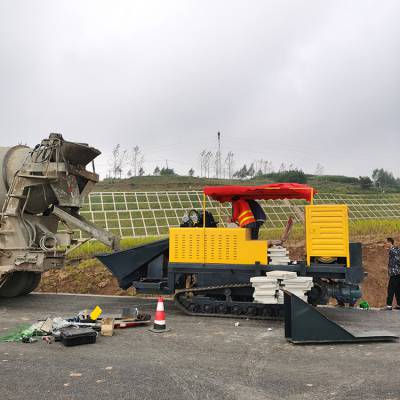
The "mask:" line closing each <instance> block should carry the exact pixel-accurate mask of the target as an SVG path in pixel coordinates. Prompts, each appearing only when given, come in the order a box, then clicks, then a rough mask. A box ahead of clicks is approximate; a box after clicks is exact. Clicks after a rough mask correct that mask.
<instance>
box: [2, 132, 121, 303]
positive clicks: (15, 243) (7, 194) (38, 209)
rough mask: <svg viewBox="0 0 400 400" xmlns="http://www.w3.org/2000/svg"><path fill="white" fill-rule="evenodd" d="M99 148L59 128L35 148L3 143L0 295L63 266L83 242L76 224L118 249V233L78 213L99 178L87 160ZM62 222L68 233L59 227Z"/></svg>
mask: <svg viewBox="0 0 400 400" xmlns="http://www.w3.org/2000/svg"><path fill="white" fill-rule="evenodd" d="M99 154H100V151H99V150H97V149H95V148H93V147H89V146H88V145H86V144H81V143H73V142H68V141H66V140H64V139H63V137H62V136H61V135H60V134H55V133H52V134H50V136H49V138H48V139H44V140H42V142H41V143H40V144H38V145H37V146H35V148H34V149H31V148H29V147H27V146H20V145H18V146H14V147H0V168H1V171H0V210H1V214H0V297H1V296H5V297H13V296H17V295H21V294H26V293H29V292H30V291H32V290H33V289H34V288H35V287H36V286H37V285H38V284H39V282H40V274H41V273H42V272H44V271H47V270H49V269H51V268H61V267H63V266H64V265H65V259H66V253H67V251H68V250H69V249H70V248H71V247H72V246H76V245H79V241H77V240H76V239H74V237H73V230H72V229H73V228H75V229H81V230H82V231H84V232H86V233H87V234H88V236H89V237H94V238H96V239H98V240H100V241H101V242H103V243H105V244H106V245H108V246H110V247H111V248H113V249H118V247H119V238H117V237H115V236H114V235H112V234H110V233H108V232H106V231H104V230H103V229H100V228H97V227H96V226H94V225H93V224H92V223H90V222H88V221H86V220H85V219H84V218H82V217H81V216H80V215H79V210H80V208H81V206H82V203H83V201H84V199H85V197H86V196H87V194H88V193H89V192H90V190H91V189H92V187H93V185H94V184H95V183H97V182H98V180H99V176H98V175H97V174H96V173H95V171H94V164H93V172H92V171H88V170H87V169H86V165H87V164H89V163H92V162H93V160H94V159H95V158H96V157H97V156H98V155H99ZM60 222H62V223H63V224H64V225H65V226H66V229H65V233H58V227H59V223H60Z"/></svg>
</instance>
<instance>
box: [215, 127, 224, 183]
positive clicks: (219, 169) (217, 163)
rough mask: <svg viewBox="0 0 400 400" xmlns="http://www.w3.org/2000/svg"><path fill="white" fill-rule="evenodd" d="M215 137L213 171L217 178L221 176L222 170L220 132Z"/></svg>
mask: <svg viewBox="0 0 400 400" xmlns="http://www.w3.org/2000/svg"><path fill="white" fill-rule="evenodd" d="M217 138H218V151H217V153H216V157H215V172H216V174H215V175H216V176H217V178H221V172H222V162H221V161H222V160H221V132H218V133H217Z"/></svg>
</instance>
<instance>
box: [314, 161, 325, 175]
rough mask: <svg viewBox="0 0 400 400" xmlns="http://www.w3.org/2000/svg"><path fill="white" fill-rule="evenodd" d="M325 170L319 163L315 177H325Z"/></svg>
mask: <svg viewBox="0 0 400 400" xmlns="http://www.w3.org/2000/svg"><path fill="white" fill-rule="evenodd" d="M324 172H325V168H324V166H323V165H322V164H320V163H318V164H317V166H316V167H315V175H318V176H322V175H324Z"/></svg>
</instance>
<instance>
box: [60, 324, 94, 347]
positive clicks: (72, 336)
mask: <svg viewBox="0 0 400 400" xmlns="http://www.w3.org/2000/svg"><path fill="white" fill-rule="evenodd" d="M96 338H97V332H95V331H94V330H93V329H92V328H64V329H62V330H61V334H60V340H61V343H62V344H63V345H64V346H78V345H81V344H92V343H96Z"/></svg>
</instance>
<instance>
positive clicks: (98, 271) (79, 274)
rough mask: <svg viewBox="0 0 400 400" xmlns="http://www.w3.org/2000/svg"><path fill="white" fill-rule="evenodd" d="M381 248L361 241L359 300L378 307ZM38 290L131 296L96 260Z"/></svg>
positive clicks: (382, 293)
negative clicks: (362, 268) (362, 281)
mask: <svg viewBox="0 0 400 400" xmlns="http://www.w3.org/2000/svg"><path fill="white" fill-rule="evenodd" d="M399 239H400V238H399ZM383 246H384V242H383V241H374V240H371V239H368V240H364V242H363V263H364V268H365V271H366V272H367V273H368V276H367V278H366V279H365V281H364V283H363V284H362V292H363V298H364V299H366V300H367V301H368V302H369V304H370V305H371V306H373V307H381V306H383V305H384V304H385V301H386V287H387V281H388V276H387V257H388V256H387V251H386V250H385V249H384V247H383ZM288 247H289V251H290V257H291V259H302V258H304V243H291V244H290V245H289V246H288ZM38 291H41V292H59V293H61V292H62V293H90V294H107V295H109V294H112V295H135V291H134V290H133V289H128V290H122V289H120V288H119V287H118V282H117V280H116V279H115V278H114V277H113V276H112V275H111V273H110V272H109V271H108V270H107V269H106V268H105V267H104V266H103V265H102V264H101V263H100V262H99V261H97V260H96V259H89V260H85V261H83V262H81V263H80V264H79V265H78V266H75V267H74V266H70V267H67V268H65V269H63V270H53V271H48V272H46V273H45V274H43V277H42V282H41V284H40V286H39V288H38Z"/></svg>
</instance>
